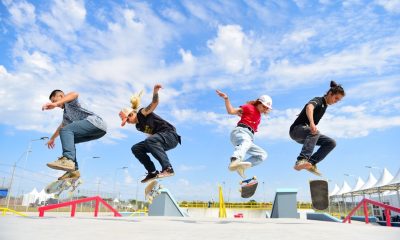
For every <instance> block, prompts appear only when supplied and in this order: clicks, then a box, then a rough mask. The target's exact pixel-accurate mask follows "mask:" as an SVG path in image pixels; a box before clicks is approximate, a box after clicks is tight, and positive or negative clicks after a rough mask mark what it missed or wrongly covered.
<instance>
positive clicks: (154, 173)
mask: <svg viewBox="0 0 400 240" xmlns="http://www.w3.org/2000/svg"><path fill="white" fill-rule="evenodd" d="M158 173H159V172H158V171H157V170H156V171H155V172H152V173H151V172H150V173H147V175H146V177H145V178H143V179H142V181H140V182H141V183H145V182H148V181H150V180H153V179H156V178H157V175H158Z"/></svg>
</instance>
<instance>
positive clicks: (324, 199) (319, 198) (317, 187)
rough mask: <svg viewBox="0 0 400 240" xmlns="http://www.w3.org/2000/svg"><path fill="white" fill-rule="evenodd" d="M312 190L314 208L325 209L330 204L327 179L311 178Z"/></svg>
mask: <svg viewBox="0 0 400 240" xmlns="http://www.w3.org/2000/svg"><path fill="white" fill-rule="evenodd" d="M310 192H311V201H312V206H313V208H315V209H317V210H325V209H327V208H328V206H329V193H328V182H327V181H325V180H310Z"/></svg>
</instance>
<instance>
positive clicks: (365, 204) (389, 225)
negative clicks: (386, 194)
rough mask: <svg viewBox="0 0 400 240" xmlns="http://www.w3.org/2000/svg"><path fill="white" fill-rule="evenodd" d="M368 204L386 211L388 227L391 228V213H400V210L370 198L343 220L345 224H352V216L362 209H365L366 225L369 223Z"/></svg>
mask: <svg viewBox="0 0 400 240" xmlns="http://www.w3.org/2000/svg"><path fill="white" fill-rule="evenodd" d="M368 203H370V204H372V205H375V206H379V207H381V208H384V209H385V216H386V226H388V227H391V226H392V224H391V217H390V211H394V212H398V213H400V208H396V207H393V206H390V205H387V204H384V203H381V202H377V201H374V200H371V199H368V198H364V199H363V200H361V202H360V203H359V204H358V205H357V206H356V207H355V208H354V209H353V210H352V211H351V212H350V213H349V215H347V217H346V218H345V219H343V223H345V222H346V221H349V223H351V216H353V215H354V213H355V212H356V211H357V210H358V209H359V208H360V207H361V206H363V207H364V216H365V223H369V219H368Z"/></svg>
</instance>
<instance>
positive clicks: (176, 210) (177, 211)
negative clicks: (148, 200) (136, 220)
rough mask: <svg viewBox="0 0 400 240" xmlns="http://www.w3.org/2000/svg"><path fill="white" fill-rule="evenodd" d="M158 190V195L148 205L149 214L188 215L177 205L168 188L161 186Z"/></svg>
mask: <svg viewBox="0 0 400 240" xmlns="http://www.w3.org/2000/svg"><path fill="white" fill-rule="evenodd" d="M160 192H161V193H160V195H158V196H157V197H155V198H154V199H153V203H152V204H150V206H149V216H177V217H187V216H188V215H187V213H185V212H183V211H182V209H181V208H180V207H179V205H178V203H177V202H176V201H175V199H174V198H173V197H172V195H171V193H170V192H169V191H168V189H166V188H163V189H161V190H160Z"/></svg>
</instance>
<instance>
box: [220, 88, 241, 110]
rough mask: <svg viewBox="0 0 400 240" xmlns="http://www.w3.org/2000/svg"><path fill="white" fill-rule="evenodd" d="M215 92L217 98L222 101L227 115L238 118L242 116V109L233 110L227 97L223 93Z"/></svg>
mask: <svg viewBox="0 0 400 240" xmlns="http://www.w3.org/2000/svg"><path fill="white" fill-rule="evenodd" d="M216 92H217V94H218V96H220V97H221V98H223V99H224V101H225V107H226V111H227V112H228V113H229V114H232V115H239V116H240V115H241V114H242V109H241V108H234V107H233V106H232V104H231V102H230V101H229V98H228V95H226V94H225V93H223V92H221V91H219V90H216Z"/></svg>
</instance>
